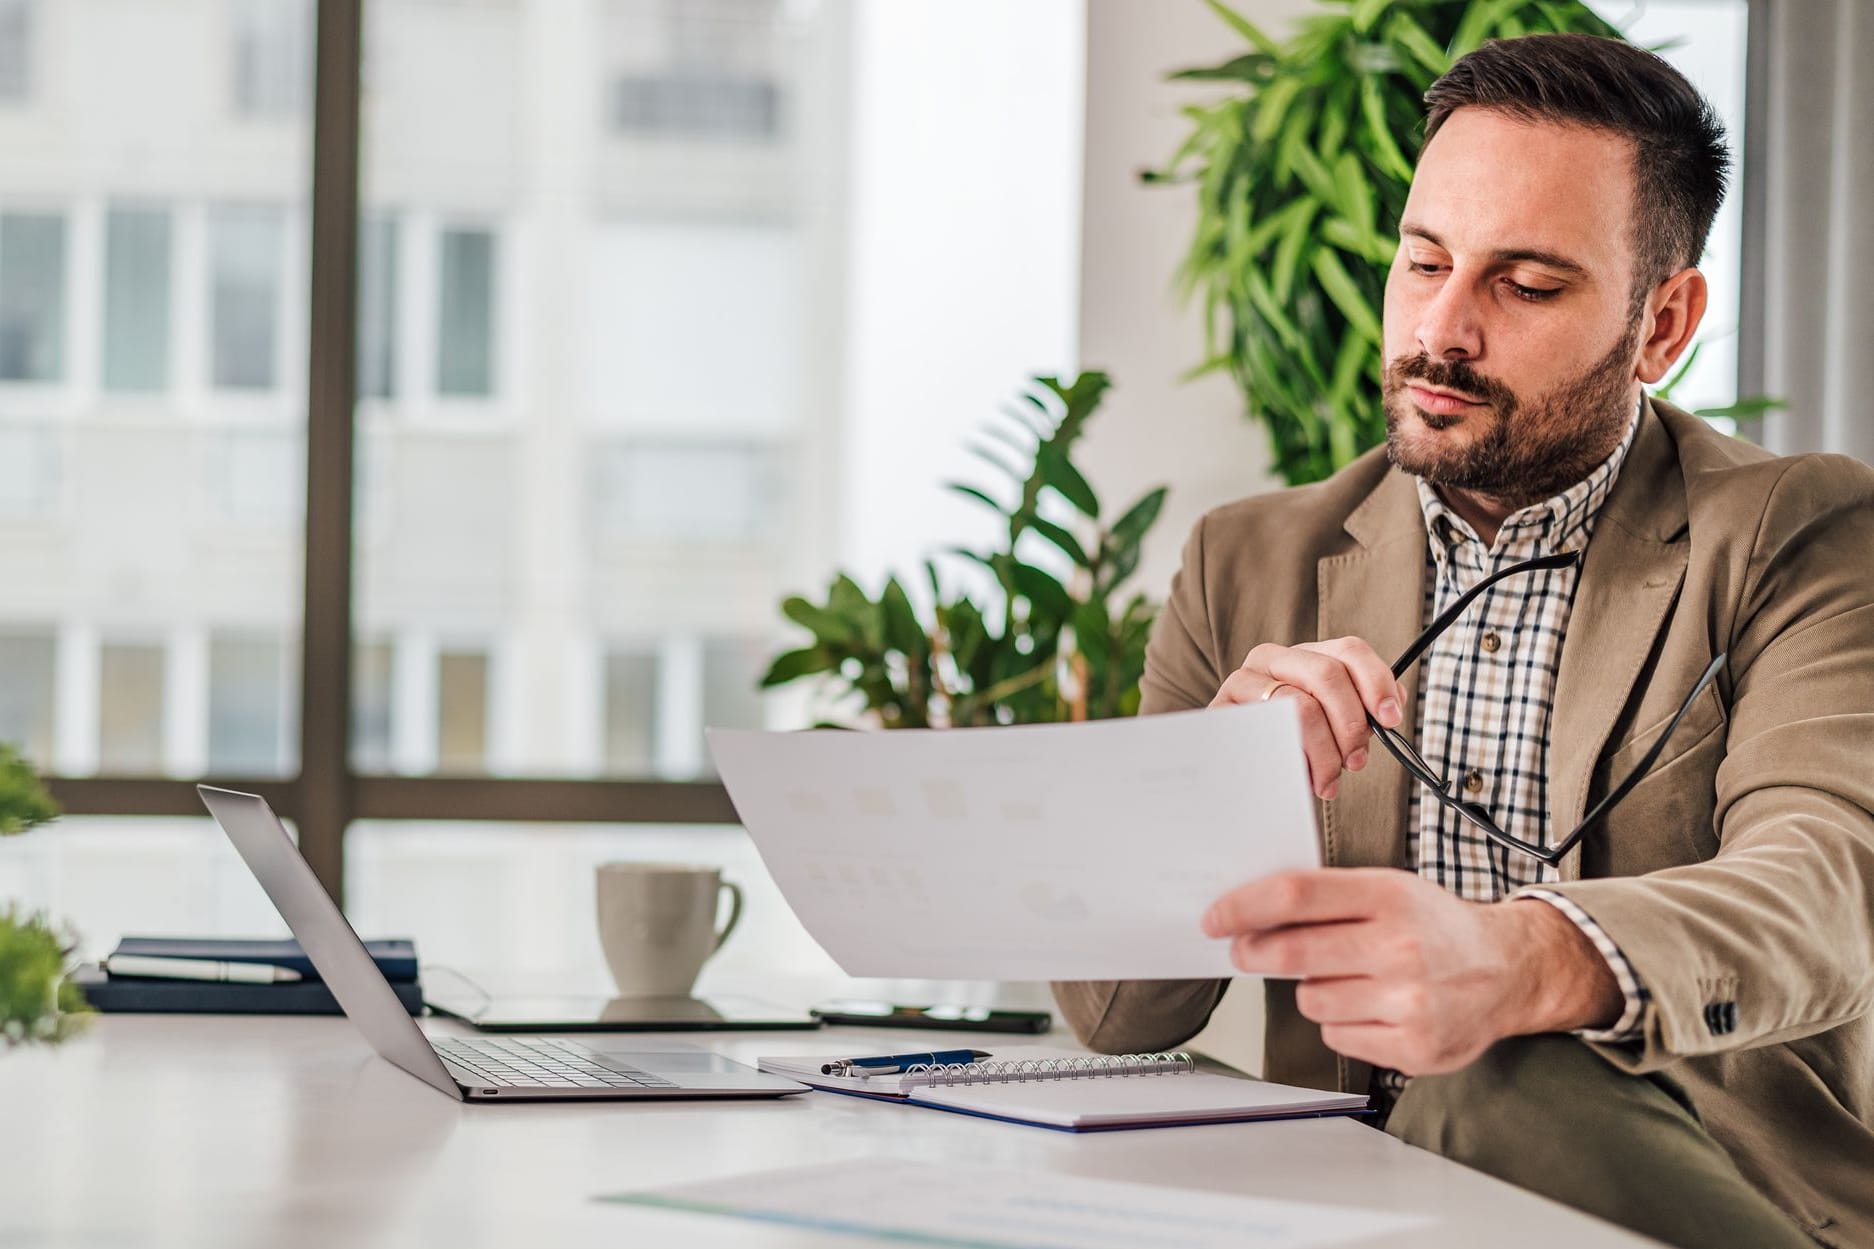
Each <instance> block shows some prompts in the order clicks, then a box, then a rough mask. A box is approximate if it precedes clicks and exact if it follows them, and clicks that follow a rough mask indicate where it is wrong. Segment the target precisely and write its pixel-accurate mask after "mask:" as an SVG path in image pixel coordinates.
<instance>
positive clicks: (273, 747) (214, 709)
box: [208, 637, 290, 776]
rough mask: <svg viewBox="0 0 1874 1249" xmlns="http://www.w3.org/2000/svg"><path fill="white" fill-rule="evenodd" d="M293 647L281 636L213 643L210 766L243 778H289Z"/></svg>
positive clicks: (222, 639)
mask: <svg viewBox="0 0 1874 1249" xmlns="http://www.w3.org/2000/svg"><path fill="white" fill-rule="evenodd" d="M286 660H287V651H286V647H285V645H284V644H282V643H281V641H280V640H279V639H278V638H259V637H213V638H210V639H209V643H208V766H209V768H210V769H211V770H212V771H215V772H220V773H224V774H232V775H237V776H283V775H285V774H286V773H287V772H288V771H289V768H290V761H289V759H288V751H287V744H288V740H289V734H288V725H287V714H288V709H287V701H288V698H287V681H288V674H287V666H286Z"/></svg>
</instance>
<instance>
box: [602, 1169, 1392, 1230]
mask: <svg viewBox="0 0 1874 1249" xmlns="http://www.w3.org/2000/svg"><path fill="white" fill-rule="evenodd" d="M600 1200H601V1201H609V1202H619V1203H622V1204H626V1205H637V1206H651V1207H655V1208H658V1209H665V1210H688V1211H693V1212H696V1213H699V1214H721V1215H729V1216H732V1217H736V1218H744V1219H754V1220H758V1221H760V1222H765V1223H782V1224H786V1225H788V1226H790V1227H801V1228H810V1229H813V1230H815V1231H825V1232H844V1233H847V1234H850V1235H859V1236H876V1237H880V1238H884V1239H891V1240H901V1241H907V1242H913V1243H916V1244H922V1245H951V1246H969V1247H970V1249H1054V1247H1056V1246H1058V1247H1059V1249H1172V1247H1173V1246H1176V1247H1177V1249H1255V1247H1256V1246H1265V1245H1266V1246H1281V1247H1282V1249H1325V1247H1326V1246H1332V1245H1344V1244H1348V1243H1350V1242H1353V1241H1364V1240H1368V1239H1369V1238H1372V1237H1377V1236H1384V1235H1388V1234H1390V1233H1393V1232H1397V1231H1401V1230H1404V1229H1406V1228H1410V1227H1418V1226H1423V1225H1424V1224H1425V1223H1427V1222H1429V1220H1428V1219H1425V1218H1423V1217H1422V1216H1418V1215H1402V1214H1388V1213H1381V1212H1377V1211H1371V1210H1356V1209H1347V1208H1342V1207H1337V1206H1324V1205H1314V1204H1310V1203H1305V1202H1299V1201H1273V1200H1269V1199H1266V1198H1261V1197H1237V1196H1231V1195H1227V1194H1223V1193H1208V1192H1197V1191H1192V1190H1188V1189H1180V1188H1166V1187H1163V1186H1161V1185H1157V1184H1138V1183H1131V1182H1126V1181H1115V1180H1105V1179H1097V1180H1096V1179H1088V1178H1084V1177H1082V1176H1077V1175H1061V1174H1058V1173H1054V1172H1047V1171H1005V1170H998V1169H995V1168H991V1167H968V1166H945V1165H942V1164H937V1163H925V1162H902V1161H898V1160H896V1159H880V1158H867V1159H862V1160H858V1161H855V1162H853V1163H851V1164H849V1165H847V1164H837V1163H836V1164H831V1165H820V1166H811V1167H793V1168H789V1169H787V1170H782V1171H764V1172H760V1173H757V1174H754V1175H740V1176H733V1177H730V1178H729V1179H723V1180H709V1181H706V1182H704V1183H700V1184H684V1185H679V1186H676V1187H671V1188H663V1189H655V1190H650V1191H645V1192H636V1193H620V1194H617V1195H614V1196H607V1197H602V1198H600Z"/></svg>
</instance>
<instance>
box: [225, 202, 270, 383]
mask: <svg viewBox="0 0 1874 1249" xmlns="http://www.w3.org/2000/svg"><path fill="white" fill-rule="evenodd" d="M285 248H286V224H285V221H284V220H283V217H282V214H281V212H280V210H279V209H277V208H261V207H235V206H227V205H224V206H222V207H219V208H216V209H214V210H213V212H212V213H211V214H210V217H209V265H210V274H211V276H210V292H209V301H210V312H209V315H210V318H211V320H212V323H213V329H212V337H211V347H210V350H211V352H212V367H211V369H210V375H211V376H212V378H213V379H214V384H215V385H216V386H219V387H223V388H226V389H229V390H268V389H271V388H272V386H273V385H274V379H275V377H276V376H277V370H278V361H277V359H276V356H277V353H278V349H279V342H280V296H281V284H282V276H283V271H284V268H285Z"/></svg>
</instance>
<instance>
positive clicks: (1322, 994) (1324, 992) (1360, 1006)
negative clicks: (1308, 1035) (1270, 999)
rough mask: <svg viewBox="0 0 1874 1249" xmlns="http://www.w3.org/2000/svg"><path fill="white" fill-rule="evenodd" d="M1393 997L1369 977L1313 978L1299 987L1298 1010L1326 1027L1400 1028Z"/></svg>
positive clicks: (1296, 1007)
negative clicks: (1366, 1025)
mask: <svg viewBox="0 0 1874 1249" xmlns="http://www.w3.org/2000/svg"><path fill="white" fill-rule="evenodd" d="M1390 997H1391V995H1390V994H1388V993H1387V992H1386V991H1385V986H1384V984H1383V982H1381V981H1378V980H1374V979H1372V978H1371V977H1368V976H1336V977H1331V978H1312V977H1311V978H1310V979H1307V980H1304V981H1302V982H1301V983H1300V984H1298V985H1296V986H1295V1009H1297V1010H1299V1011H1300V1012H1301V1013H1302V1014H1303V1015H1305V1016H1306V1017H1307V1018H1309V1019H1312V1020H1314V1021H1315V1022H1316V1023H1318V1024H1321V1025H1323V1026H1327V1025H1330V1024H1332V1025H1341V1024H1387V1025H1396V1024H1397V1023H1398V1022H1399V1021H1398V1020H1397V1019H1395V1018H1393V1017H1392V1014H1393V1003H1392V1001H1391V1000H1390Z"/></svg>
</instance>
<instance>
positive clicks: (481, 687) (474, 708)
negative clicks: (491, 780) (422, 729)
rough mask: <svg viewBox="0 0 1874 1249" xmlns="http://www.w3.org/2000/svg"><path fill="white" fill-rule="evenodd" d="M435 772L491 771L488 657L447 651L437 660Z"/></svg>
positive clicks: (476, 653)
mask: <svg viewBox="0 0 1874 1249" xmlns="http://www.w3.org/2000/svg"><path fill="white" fill-rule="evenodd" d="M436 770H437V771H438V772H446V773H457V774H460V773H465V772H467V773H475V772H485V771H487V770H488V655H487V653H486V652H485V651H465V650H445V651H443V652H442V653H441V654H440V655H438V656H437V657H436Z"/></svg>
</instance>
